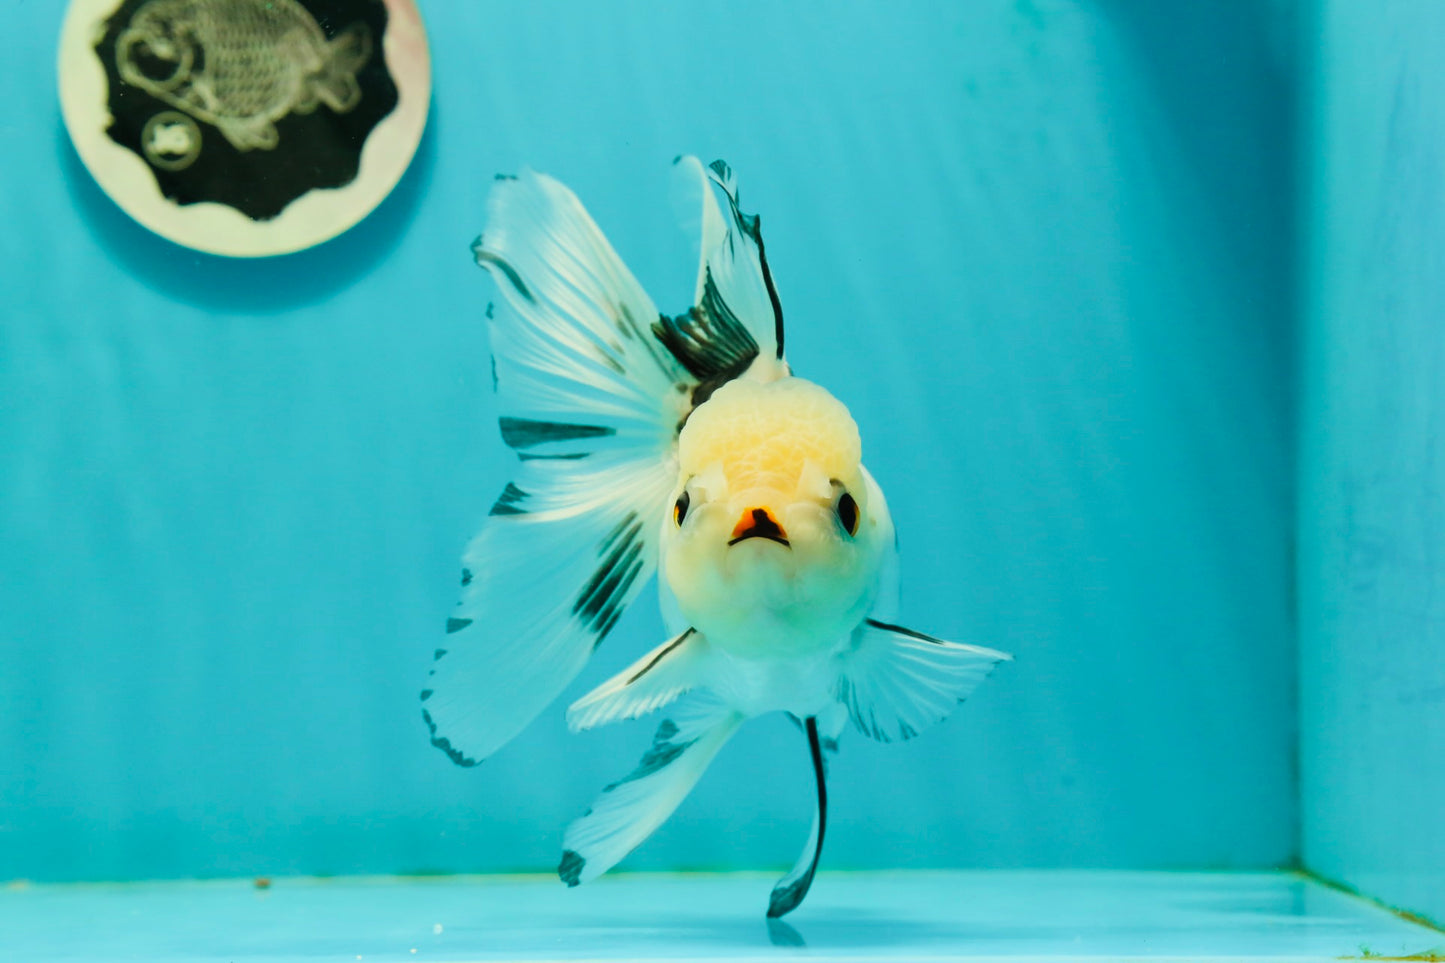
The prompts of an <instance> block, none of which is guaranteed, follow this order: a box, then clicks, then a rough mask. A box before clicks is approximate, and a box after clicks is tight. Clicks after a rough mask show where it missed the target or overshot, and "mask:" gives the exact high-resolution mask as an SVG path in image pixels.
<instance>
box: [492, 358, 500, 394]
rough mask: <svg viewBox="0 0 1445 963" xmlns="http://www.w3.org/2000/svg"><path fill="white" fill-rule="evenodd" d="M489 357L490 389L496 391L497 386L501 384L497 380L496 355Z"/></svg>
mask: <svg viewBox="0 0 1445 963" xmlns="http://www.w3.org/2000/svg"><path fill="white" fill-rule="evenodd" d="M489 357H490V359H491V362H492V390H493V391H496V390H497V388H498V386H499V385H500V384H501V382H499V381H498V380H497V356H496V355H490V356H489Z"/></svg>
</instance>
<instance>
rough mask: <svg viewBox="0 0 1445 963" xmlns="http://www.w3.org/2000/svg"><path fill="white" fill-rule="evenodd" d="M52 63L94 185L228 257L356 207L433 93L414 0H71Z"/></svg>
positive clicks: (279, 249) (179, 238)
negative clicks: (55, 62)
mask: <svg viewBox="0 0 1445 963" xmlns="http://www.w3.org/2000/svg"><path fill="white" fill-rule="evenodd" d="M59 67H60V102H61V108H62V110H63V112H64V114H65V124H66V127H67V129H68V130H69V131H70V137H71V140H72V141H73V142H74V144H75V148H76V151H77V152H78V153H79V154H80V157H81V159H82V160H83V161H84V162H85V165H86V167H87V168H89V169H90V172H91V174H92V175H93V176H94V177H95V179H96V181H97V182H98V183H99V184H100V186H101V188H102V189H103V190H104V191H105V192H106V193H107V194H109V195H110V197H111V198H112V199H113V200H114V201H115V202H116V203H117V204H119V205H120V206H121V207H122V208H123V209H124V210H125V211H126V213H128V214H129V215H130V216H131V217H133V218H135V219H136V220H137V221H139V222H140V223H142V224H144V225H145V226H146V227H148V228H150V229H151V230H153V231H155V232H156V233H158V234H160V235H162V236H164V237H167V238H169V239H170V240H172V241H175V242H177V243H179V244H184V245H186V246H187V247H192V248H196V249H197V250H201V251H207V252H210V253H212V254H224V255H230V256H234V257H260V256H265V255H272V254H285V253H288V252H291V251H298V250H301V249H302V248H306V247H310V246H312V245H314V244H319V243H321V242H322V241H325V240H328V239H330V238H332V237H335V236H336V235H337V234H340V233H341V232H342V231H344V230H346V229H347V228H349V227H351V226H352V225H353V224H355V223H356V222H357V221H359V220H361V219H362V218H363V217H365V216H366V215H367V214H368V213H370V212H371V211H372V209H374V208H375V207H376V205H377V204H379V203H381V201H382V200H383V199H384V198H385V197H386V195H387V194H389V193H390V192H391V189H392V188H393V187H395V186H396V182H397V181H398V180H400V178H401V175H402V174H403V172H405V170H406V167H407V165H408V164H409V163H410V161H411V158H412V155H413V154H414V153H415V152H416V148H417V145H418V144H419V143H420V142H421V135H422V131H423V129H424V128H425V126H426V116H427V108H428V105H429V102H430V100H431V64H430V57H429V54H428V52H427V44H426V34H425V31H424V30H423V28H422V23H421V16H420V14H419V13H418V11H417V9H416V3H415V0H73V2H72V4H71V7H70V11H69V13H68V14H67V15H66V21H65V27H64V30H63V32H62V35H61V44H60V64H59Z"/></svg>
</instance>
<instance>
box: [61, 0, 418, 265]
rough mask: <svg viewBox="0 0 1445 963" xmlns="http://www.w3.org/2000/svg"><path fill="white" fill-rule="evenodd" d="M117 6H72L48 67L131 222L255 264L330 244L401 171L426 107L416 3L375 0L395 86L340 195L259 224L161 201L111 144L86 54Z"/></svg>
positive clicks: (105, 93) (129, 156)
mask: <svg viewBox="0 0 1445 963" xmlns="http://www.w3.org/2000/svg"><path fill="white" fill-rule="evenodd" d="M122 2H123V0H72V2H71V5H70V9H69V10H68V11H67V12H66V16H65V24H64V26H63V27H62V28H61V35H60V52H59V56H58V58H57V61H58V62H57V69H58V71H59V82H60V108H61V113H62V114H63V116H64V118H65V126H66V129H67V130H68V131H69V132H70V140H71V143H72V144H74V145H75V150H76V152H77V153H78V154H79V155H80V159H81V161H82V162H83V163H84V164H85V166H86V168H87V169H88V170H89V171H90V173H91V176H92V177H94V178H95V180H96V183H98V184H99V185H100V188H101V190H103V191H105V193H106V194H107V195H109V197H110V198H111V200H113V201H115V203H116V204H117V205H119V206H120V208H121V210H123V211H125V212H126V213H127V214H129V215H130V216H131V217H132V218H134V219H135V220H136V221H138V222H139V223H140V224H142V225H144V226H145V227H147V228H149V229H150V230H152V231H154V232H155V233H157V234H159V235H161V236H162V237H164V238H167V239H169V240H171V241H174V242H175V243H177V244H180V245H183V246H185V247H188V248H193V249H195V250H197V251H204V252H206V253H208V254H220V255H223V256H226V257H236V258H255V257H271V256H274V255H278V254H291V253H293V252H296V251H301V250H304V249H306V248H309V247H314V246H316V245H317V244H321V243H323V242H325V241H329V240H331V239H332V238H333V237H336V236H337V235H338V234H341V233H342V232H344V231H346V230H348V229H349V228H351V227H353V226H355V225H356V224H357V223H358V222H359V221H361V220H362V218H364V217H366V216H367V215H368V214H370V213H371V212H372V211H373V210H375V209H376V207H377V206H378V205H379V204H381V202H382V201H383V200H385V199H386V197H387V195H389V194H390V193H391V192H392V190H393V189H394V188H395V187H396V185H397V182H399V181H400V180H401V176H402V175H403V174H404V173H406V169H407V166H408V165H409V164H410V163H411V160H412V157H413V156H414V155H415V153H416V150H417V147H418V146H420V144H421V138H422V133H423V131H424V130H425V129H426V121H427V113H428V111H429V109H430V106H431V55H430V52H429V50H428V47H427V39H426V29H425V27H424V26H423V25H422V20H421V12H420V11H419V10H418V9H417V6H416V2H415V0H383V3H384V5H385V6H386V10H387V17H388V21H387V29H386V35H385V38H384V40H383V45H382V50H383V54H384V56H385V57H386V64H387V68H388V69H389V70H390V72H391V76H392V80H393V82H394V83H395V84H396V92H397V102H396V107H395V108H394V109H393V110H392V112H391V113H389V114H387V115H386V117H384V118H382V120H381V122H380V123H379V124H377V125H376V127H375V128H374V129H373V130H372V132H371V134H370V135H369V136H368V137H367V138H366V144H365V146H363V147H362V151H361V162H360V166H359V168H358V169H357V173H356V178H355V179H354V180H353V181H352V182H351V183H349V184H347V185H345V186H344V187H339V188H322V189H316V190H312V191H309V192H307V193H306V194H303V195H302V196H301V197H299V198H297V199H296V200H294V201H292V202H291V203H290V204H288V205H287V206H286V209H285V210H283V211H282V212H281V213H280V214H279V215H277V216H276V217H274V218H272V219H271V220H268V221H253V220H251V219H250V218H249V217H247V216H246V215H244V214H242V213H241V212H240V211H238V210H236V209H235V208H232V207H228V206H226V205H225V204H217V203H213V202H209V201H202V202H199V203H195V204H184V205H183V204H176V203H175V202H173V201H170V200H167V199H166V196H165V195H164V194H162V193H161V190H160V187H159V185H158V184H157V183H156V178H155V175H154V174H153V173H152V172H151V169H150V167H149V165H147V164H146V162H145V161H144V160H142V159H141V158H140V157H138V156H137V155H136V154H135V153H133V152H132V151H131V150H129V149H128V148H125V147H122V146H121V145H119V144H117V143H116V142H115V141H113V140H111V139H110V136H109V135H108V134H106V132H105V131H106V128H107V127H109V126H110V123H111V116H110V110H109V108H108V107H107V101H108V99H109V90H108V87H107V83H106V76H105V68H104V66H102V64H101V62H100V58H99V57H97V56H96V54H95V46H96V44H97V43H98V42H99V40H100V38H101V32H102V31H103V30H104V24H105V21H106V20H107V19H108V18H109V17H110V16H111V14H112V13H114V12H115V11H116V10H117V9H118V8H119V7H120V5H121V3H122Z"/></svg>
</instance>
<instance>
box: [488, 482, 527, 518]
mask: <svg viewBox="0 0 1445 963" xmlns="http://www.w3.org/2000/svg"><path fill="white" fill-rule="evenodd" d="M530 497H531V496H530V495H528V494H527V493H526V492H524V491H522V489H520V488H518V487H517V486H516V485H514V484H512V483H511V482H507V487H506V488H504V489H502V494H501V495H500V496H499V497H498V498H497V501H496V503H495V504H493V505H492V510H491V511H490V512H488V513H487V514H488V515H525V514H527V510H526V509H525V508H519V507H518V506H519V505H521V504H522V502H524V501H526V500H527V499H528V498H530Z"/></svg>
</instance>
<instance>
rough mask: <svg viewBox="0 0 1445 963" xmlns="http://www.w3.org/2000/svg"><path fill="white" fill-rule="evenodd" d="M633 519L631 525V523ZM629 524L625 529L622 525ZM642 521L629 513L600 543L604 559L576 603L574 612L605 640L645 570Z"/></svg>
mask: <svg viewBox="0 0 1445 963" xmlns="http://www.w3.org/2000/svg"><path fill="white" fill-rule="evenodd" d="M628 522H631V524H630V525H628V524H627V523H628ZM623 525H627V527H626V528H625V529H624V528H623V527H622V526H623ZM641 535H642V522H641V521H637V520H636V514H635V513H628V515H627V517H626V518H624V519H623V520H622V522H621V523H619V524H618V525H617V526H616V527H614V528H613V530H612V531H611V532H610V533H608V535H607V537H606V538H604V539H603V540H602V543H601V545H600V546H599V547H598V552H599V554H601V555H602V556H603V557H602V561H601V562H600V563H599V564H598V566H597V571H595V572H593V573H592V578H590V579H588V581H587V584H586V585H584V586H583V587H582V591H581V592H580V593H579V594H578V595H577V600H576V601H575V602H574V603H573V604H572V614H573V615H575V616H578V617H579V618H580V619H581V620H582V623H583V625H585V626H586V627H588V628H589V629H591V630H592V631H593V632H596V633H597V636H598V641H601V639H602V638H603V637H605V636H606V635H607V633H608V632H610V631H612V627H613V626H614V625H615V624H617V620H618V619H619V618H621V616H622V607H623V602H624V600H625V599H626V597H627V592H628V590H629V589H631V588H632V583H633V582H634V581H636V580H637V576H638V575H639V574H640V573H641V571H642V559H641V558H639V556H640V555H641V554H642V538H641Z"/></svg>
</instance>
